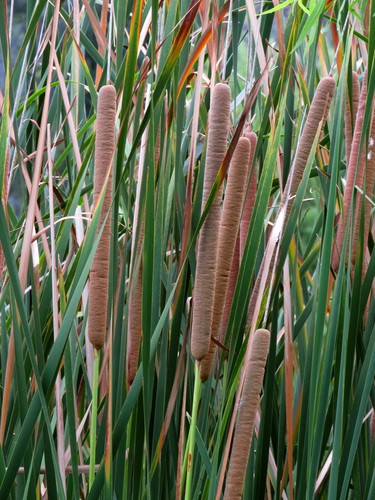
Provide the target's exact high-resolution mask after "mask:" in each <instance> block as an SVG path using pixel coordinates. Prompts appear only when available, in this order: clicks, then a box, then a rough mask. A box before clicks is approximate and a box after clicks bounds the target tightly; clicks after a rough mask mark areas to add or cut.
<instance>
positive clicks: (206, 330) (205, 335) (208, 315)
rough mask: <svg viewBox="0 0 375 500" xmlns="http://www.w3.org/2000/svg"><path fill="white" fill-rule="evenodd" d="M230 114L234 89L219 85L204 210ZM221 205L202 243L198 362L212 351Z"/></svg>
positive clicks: (196, 308) (196, 305)
mask: <svg viewBox="0 0 375 500" xmlns="http://www.w3.org/2000/svg"><path fill="white" fill-rule="evenodd" d="M229 114H230V89H229V87H228V85H225V84H222V83H218V84H217V85H215V87H214V89H213V92H212V100H211V109H210V116H209V128H208V138H207V154H206V167H205V173H204V184H203V197H202V208H204V206H205V204H206V202H207V199H208V196H209V194H210V191H211V188H212V185H213V183H214V180H215V178H216V175H217V173H218V170H219V168H220V165H221V164H222V162H223V160H224V157H225V153H226V148H227V136H228V131H229ZM220 203H221V195H220V192H219V193H218V194H217V196H216V198H215V200H214V202H213V204H212V206H211V209H210V212H209V214H208V216H207V218H206V220H205V221H204V224H203V226H202V229H201V232H200V236H199V242H198V254H197V266H196V273H195V276H196V278H195V287H194V301H193V324H192V338H191V351H192V354H193V356H194V358H195V359H196V360H198V361H200V360H202V359H203V358H204V357H205V356H206V354H207V352H208V349H209V347H210V337H211V320H212V311H213V298H214V288H215V272H216V255H217V241H218V236H219V230H218V229H219V224H220Z"/></svg>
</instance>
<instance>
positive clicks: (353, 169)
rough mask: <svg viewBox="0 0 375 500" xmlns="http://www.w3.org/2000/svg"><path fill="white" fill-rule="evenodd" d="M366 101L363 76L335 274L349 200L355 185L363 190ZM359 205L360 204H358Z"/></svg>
mask: <svg viewBox="0 0 375 500" xmlns="http://www.w3.org/2000/svg"><path fill="white" fill-rule="evenodd" d="M366 100H367V78H366V75H365V78H364V81H363V85H362V91H361V96H360V99H359V105H358V112H357V116H356V121H355V127H354V133H353V140H352V146H351V152H350V159H349V165H348V168H347V177H346V184H345V190H344V200H343V213H341V215H340V219H339V223H338V226H337V234H336V240H335V244H334V247H333V257H332V268H333V270H334V271H335V272H336V271H337V270H338V267H339V264H340V256H341V252H342V246H343V242H344V234H345V228H346V224H347V222H348V218H349V212H350V207H351V200H352V196H353V192H354V186H355V184H356V185H357V186H358V187H359V188H361V189H362V188H363V180H364V174H365V166H366V147H365V145H363V146H364V147H362V148H361V136H362V130H363V121H364V117H365V108H366ZM359 203H360V202H359ZM358 209H359V213H355V215H354V224H353V235H352V248H353V249H354V251H353V252H352V259H355V248H356V246H357V240H358V231H359V221H360V216H361V213H360V212H361V210H360V205H357V206H356V212H357V210H358Z"/></svg>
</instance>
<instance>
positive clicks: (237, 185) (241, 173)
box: [200, 137, 250, 382]
mask: <svg viewBox="0 0 375 500" xmlns="http://www.w3.org/2000/svg"><path fill="white" fill-rule="evenodd" d="M249 157H250V140H249V139H248V138H247V137H240V139H239V141H238V143H237V146H236V149H235V151H234V154H233V160H232V164H231V168H230V170H229V175H228V182H227V187H226V190H225V198H224V206H223V210H222V215H221V222H220V229H219V241H218V251H217V265H216V275H215V294H214V305H213V314H212V323H211V337H213V338H217V337H218V335H219V331H220V324H221V319H222V317H223V308H224V305H225V296H226V293H227V288H228V281H229V275H230V267H231V263H232V259H233V255H234V251H235V246H236V240H237V235H238V230H239V223H240V216H241V208H242V205H243V200H244V194H245V187H246V170H247V165H248V163H249ZM215 352H216V345H215V342H213V341H211V343H210V348H209V351H208V353H207V355H206V356H205V357H204V358H203V360H202V362H201V371H200V377H201V380H202V381H203V382H204V381H206V380H207V378H208V377H209V375H210V373H211V369H212V363H213V360H214V357H215Z"/></svg>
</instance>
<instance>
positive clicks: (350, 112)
mask: <svg viewBox="0 0 375 500" xmlns="http://www.w3.org/2000/svg"><path fill="white" fill-rule="evenodd" d="M359 94H360V86H359V78H358V73H357V72H356V71H353V72H352V99H351V100H350V96H349V93H348V98H347V99H346V102H345V150H346V162H347V165H349V160H350V153H351V150H352V142H353V132H354V125H355V120H356V116H357V111H358V104H359Z"/></svg>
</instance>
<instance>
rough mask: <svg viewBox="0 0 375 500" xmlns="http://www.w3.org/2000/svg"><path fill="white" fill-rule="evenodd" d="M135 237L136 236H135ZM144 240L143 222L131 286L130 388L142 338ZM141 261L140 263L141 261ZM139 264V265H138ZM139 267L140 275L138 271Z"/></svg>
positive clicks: (128, 363)
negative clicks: (142, 253)
mask: <svg viewBox="0 0 375 500" xmlns="http://www.w3.org/2000/svg"><path fill="white" fill-rule="evenodd" d="M134 237H135V235H134ZM143 238H144V222H143V221H142V223H141V227H140V233H139V238H138V244H137V252H136V259H135V266H134V267H135V269H134V271H133V272H132V275H131V281H130V285H129V307H128V335H127V348H126V380H127V383H128V386H130V385H131V384H132V382H133V380H134V377H135V375H136V373H137V367H138V357H139V348H140V344H141V338H142V278H143V262H142V255H141V252H142V245H143ZM139 259H140V261H139ZM138 262H139V263H138ZM136 267H138V273H137V269H136Z"/></svg>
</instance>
